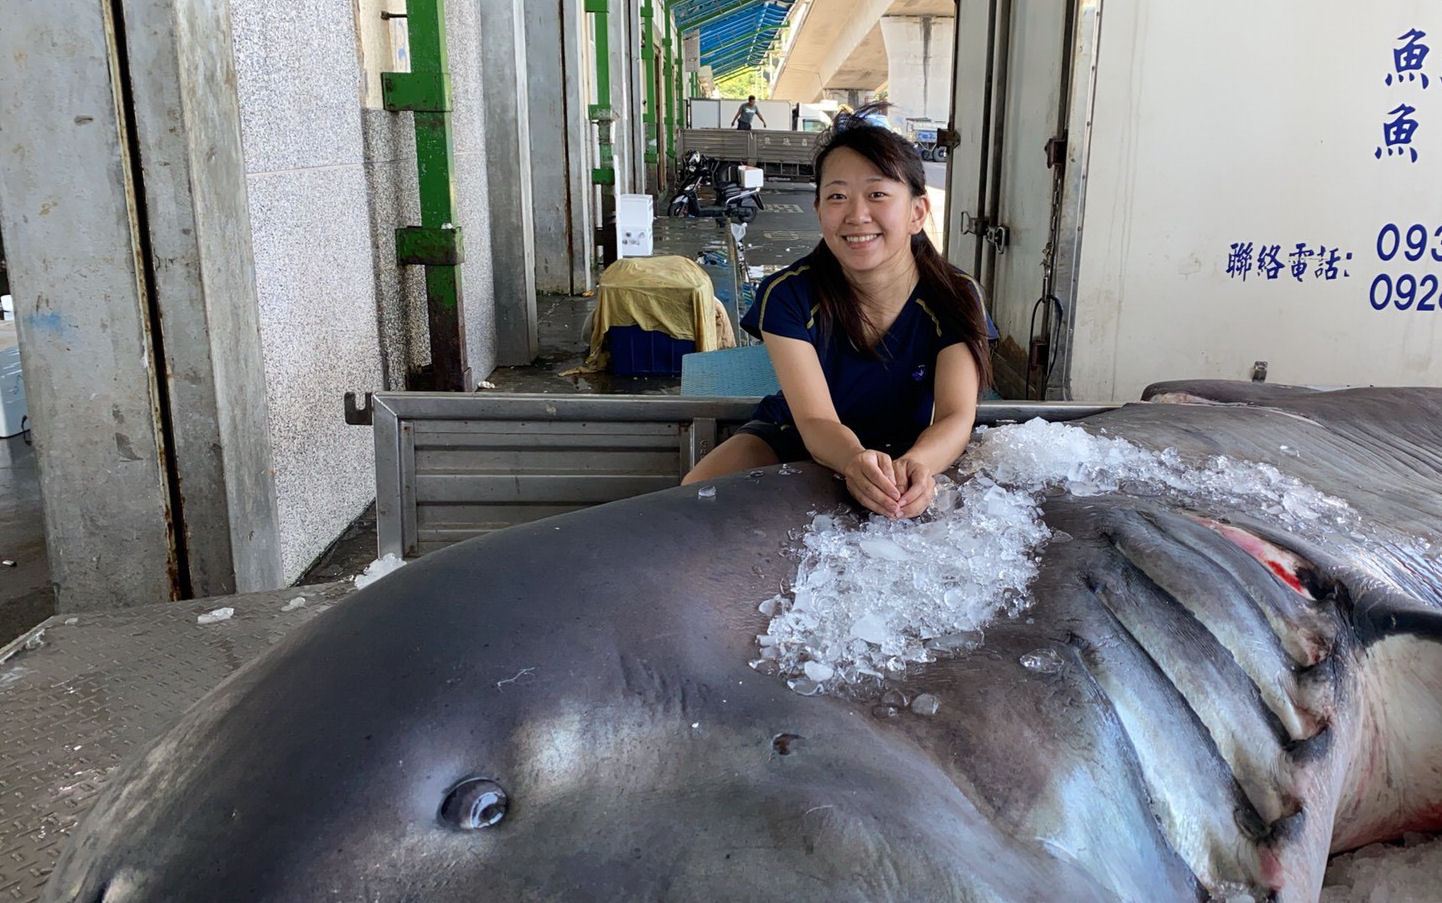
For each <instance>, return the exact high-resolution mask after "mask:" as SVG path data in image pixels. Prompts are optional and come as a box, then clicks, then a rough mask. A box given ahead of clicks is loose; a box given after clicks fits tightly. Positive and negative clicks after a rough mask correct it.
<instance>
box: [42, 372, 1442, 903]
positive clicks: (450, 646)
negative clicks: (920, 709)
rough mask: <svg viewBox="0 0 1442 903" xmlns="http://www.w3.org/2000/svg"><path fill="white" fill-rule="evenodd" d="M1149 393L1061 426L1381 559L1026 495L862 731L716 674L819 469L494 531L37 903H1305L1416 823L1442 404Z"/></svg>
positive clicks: (866, 714) (167, 777)
mask: <svg viewBox="0 0 1442 903" xmlns="http://www.w3.org/2000/svg"><path fill="white" fill-rule="evenodd" d="M1149 395H1150V397H1151V398H1153V399H1155V401H1154V402H1153V403H1144V404H1131V405H1126V406H1123V407H1121V408H1118V409H1116V410H1114V411H1110V412H1108V413H1105V414H1101V415H1098V416H1095V417H1093V418H1090V419H1088V420H1087V421H1085V422H1083V424H1082V425H1083V426H1084V427H1085V428H1086V429H1088V430H1089V431H1099V430H1103V429H1104V430H1105V431H1106V435H1108V436H1118V437H1125V438H1127V439H1128V440H1130V441H1131V442H1133V443H1136V444H1138V445H1140V446H1144V447H1148V448H1152V449H1157V450H1160V449H1166V448H1175V449H1177V450H1178V452H1179V453H1180V454H1181V455H1183V456H1184V457H1186V456H1196V457H1198V458H1202V457H1205V456H1208V455H1218V454H1225V455H1227V456H1229V457H1231V458H1233V459H1240V460H1250V461H1259V462H1260V461H1272V462H1273V463H1274V464H1275V465H1276V466H1277V467H1278V468H1279V469H1281V470H1283V471H1285V472H1286V473H1287V474H1290V475H1291V476H1294V477H1296V478H1297V479H1299V480H1301V481H1303V482H1305V483H1307V484H1309V485H1311V486H1313V487H1316V488H1317V489H1319V490H1321V491H1322V492H1325V493H1327V494H1329V495H1331V496H1334V497H1336V498H1338V499H1341V500H1343V501H1345V502H1346V504H1347V505H1348V506H1350V508H1351V509H1352V511H1353V512H1355V514H1356V516H1357V517H1358V518H1360V519H1361V520H1363V521H1365V522H1368V523H1372V524H1375V525H1377V526H1378V529H1379V532H1378V534H1377V535H1378V536H1382V537H1391V538H1390V539H1389V538H1383V539H1363V538H1362V537H1361V536H1359V535H1357V534H1350V535H1349V534H1348V533H1347V532H1345V531H1337V532H1336V533H1335V535H1330V534H1326V533H1322V534H1315V533H1314V534H1313V535H1305V536H1304V535H1302V534H1300V533H1297V534H1293V533H1290V532H1288V531H1285V530H1281V529H1279V528H1278V527H1277V526H1276V524H1275V523H1273V522H1270V521H1267V520H1266V519H1265V518H1262V517H1257V518H1251V517H1249V516H1248V515H1247V514H1246V512H1241V513H1238V512H1231V513H1229V514H1226V515H1225V516H1223V515H1221V514H1219V513H1217V512H1208V511H1205V510H1196V509H1187V510H1183V509H1182V508H1181V507H1179V506H1175V505H1171V504H1169V503H1167V502H1165V501H1164V500H1162V499H1159V498H1158V497H1156V496H1148V495H1141V494H1128V493H1127V492H1126V491H1123V490H1118V491H1115V492H1109V493H1104V494H1101V495H1094V496H1088V497H1076V496H1074V495H1070V494H1065V493H1062V494H1054V495H1052V496H1049V497H1047V498H1046V499H1045V501H1044V505H1043V509H1042V511H1043V517H1044V520H1045V522H1046V524H1047V526H1049V527H1050V528H1051V529H1053V530H1055V531H1058V532H1065V533H1066V534H1069V535H1070V537H1071V540H1070V541H1068V542H1061V543H1051V544H1047V545H1045V546H1044V547H1042V548H1041V549H1040V551H1039V553H1038V554H1039V556H1040V559H1039V562H1038V565H1039V571H1038V573H1037V575H1036V577H1035V579H1034V581H1033V583H1032V585H1031V587H1030V593H1031V597H1032V602H1031V607H1030V608H1029V609H1028V610H1027V611H1026V616H1025V617H1016V618H1002V619H1000V620H999V621H997V622H996V623H995V624H993V625H992V626H991V627H990V628H989V630H988V631H987V633H986V637H985V642H984V644H983V645H982V646H981V647H980V648H977V649H973V650H971V651H969V652H965V653H960V654H956V655H951V656H942V657H940V658H939V659H938V660H936V661H933V662H929V663H921V664H915V665H912V666H911V667H909V668H907V670H906V671H905V672H904V673H900V674H897V675H892V676H888V678H887V679H886V681H885V684H884V685H881V684H878V685H877V686H876V687H875V692H874V693H873V694H872V695H871V697H870V698H868V696H867V693H868V692H870V691H865V690H858V691H856V692H852V693H822V694H818V695H811V696H803V695H800V694H798V693H796V692H793V691H792V690H791V689H788V686H787V684H786V682H785V680H784V679H783V678H782V677H779V676H767V675H765V674H762V673H758V671H756V670H753V668H751V667H748V662H751V661H752V660H754V659H755V658H756V656H757V635H758V634H761V633H763V632H764V631H765V630H766V627H767V618H766V616H765V615H764V614H762V613H760V612H758V610H757V601H758V600H763V599H766V598H768V597H770V596H773V595H775V594H776V591H777V586H778V584H779V583H780V582H782V581H785V580H787V579H790V578H791V577H792V576H793V575H794V574H795V569H796V566H797V565H796V560H795V557H794V556H793V555H789V554H788V553H787V550H788V548H793V547H794V546H795V544H796V536H797V535H798V533H797V531H798V528H801V527H804V526H805V525H806V524H807V523H808V522H809V520H810V515H811V514H812V513H813V512H815V511H817V510H820V509H825V508H827V507H828V506H833V505H836V504H838V503H842V502H844V501H845V499H844V488H843V486H842V484H840V483H838V482H837V481H836V480H834V479H833V478H832V475H831V474H829V473H827V472H826V471H824V470H823V469H821V468H819V467H816V466H813V465H805V466H802V467H800V468H799V470H800V472H799V473H790V474H789V475H784V476H777V475H776V471H775V469H772V470H768V471H766V473H765V474H764V475H762V476H760V477H759V478H758V477H756V476H749V475H745V474H742V475H737V476H736V477H733V478H727V479H724V480H720V481H718V482H717V483H716V484H715V485H716V489H717V496H716V498H715V499H714V500H711V502H710V503H709V504H703V503H701V502H700V501H699V500H698V492H697V488H696V487H694V486H690V487H680V488H677V489H674V490H668V491H663V492H659V493H655V494H652V495H648V496H644V497H639V498H635V499H630V500H625V501H620V502H614V503H611V504H607V505H603V506H599V507H596V508H591V509H588V510H584V511H579V512H575V513H572V514H568V515H563V516H560V517H554V518H550V519H547V520H543V521H539V522H536V523H532V524H528V525H523V526H519V527H513V528H511V529H507V530H505V531H501V532H499V533H496V534H492V535H489V536H486V537H482V538H479V539H475V540H472V541H468V542H465V543H461V544H459V545H456V546H453V547H451V548H448V549H445V550H443V551H439V552H436V553H434V554H431V555H429V556H427V557H426V558H424V559H422V560H420V561H418V562H416V563H413V564H411V565H410V566H408V567H405V568H403V569H401V570H399V571H397V572H396V573H395V574H393V575H391V576H389V577H387V578H385V579H384V580H381V581H380V582H378V583H377V584H375V585H374V586H372V587H368V588H366V589H364V590H362V591H360V592H358V593H356V594H355V595H354V596H353V597H351V598H350V599H349V600H348V601H346V602H345V603H344V604H342V605H340V606H338V607H336V608H335V609H334V610H331V611H329V612H327V613H326V614H324V615H322V616H320V617H317V618H316V619H315V620H314V621H312V622H310V623H309V624H307V625H306V626H305V627H304V628H302V629H300V630H299V631H297V632H296V633H295V634H293V635H292V636H290V637H289V638H288V639H287V640H286V641H285V642H283V643H282V644H281V645H279V646H277V647H276V648H275V649H273V650H272V651H271V652H270V653H268V654H267V655H266V656H264V657H263V658H262V659H260V660H258V661H257V662H255V663H254V664H253V665H251V666H249V667H247V668H245V669H243V670H241V671H240V672H238V673H236V674H235V675H234V676H233V677H232V678H230V679H229V680H227V681H226V682H225V683H223V684H222V685H220V686H219V687H217V688H216V690H215V691H214V692H212V693H211V694H210V695H209V696H208V697H207V698H205V699H204V701H202V702H201V703H200V704H199V705H197V706H196V707H195V708H194V709H192V710H191V711H190V712H188V713H187V714H186V715H185V716H184V717H183V718H182V719H181V721H180V722H179V723H178V724H177V725H176V727H175V728H174V729H172V730H171V731H170V732H169V733H168V734H166V735H164V736H163V737H162V738H160V739H159V740H158V741H157V742H156V743H155V744H154V745H152V746H151V747H150V748H149V749H148V750H147V751H145V752H144V753H143V755H140V756H138V757H137V758H136V759H134V760H133V761H132V762H130V763H129V764H128V765H127V766H125V767H123V768H122V769H121V770H119V771H118V772H117V773H116V774H115V775H114V776H113V778H112V779H111V781H110V782H109V784H108V786H107V788H106V789H105V791H104V792H103V794H102V797H101V799H100V800H99V801H98V803H97V804H96V805H95V807H94V808H93V810H92V811H91V812H90V813H89V814H88V816H87V817H86V818H85V819H84V821H83V822H82V823H81V825H80V826H79V827H78V829H77V830H76V832H75V834H74V836H73V837H72V839H71V841H70V843H69V846H68V848H67V850H66V851H65V852H64V854H63V855H62V857H61V859H60V861H59V863H58V866H57V868H56V870H55V873H54V875H53V878H52V880H51V882H50V884H49V885H48V888H47V899H50V900H65V901H81V903H100V901H104V903H123V901H142V900H143V901H157V900H185V901H199V900H207V901H227V900H245V901H256V900H265V901H271V900H305V901H320V900H347V901H350V900H416V901H461V900H465V901H475V900H498V901H500V900H590V899H597V900H600V899H606V900H708V901H709V900H738V901H756V900H767V899H777V900H781V899H786V900H827V901H837V900H869V901H870V900H898V901H903V900H904V901H918V900H965V901H972V900H1057V899H1066V900H1072V901H1079V900H1115V899H1122V900H1187V899H1193V900H1208V899H1218V900H1222V899H1227V900H1245V899H1249V898H1250V899H1254V900H1262V899H1277V900H1314V899H1316V898H1317V896H1318V894H1319V889H1320V887H1321V884H1322V876H1323V871H1324V868H1325V866H1326V862H1327V857H1328V855H1329V854H1330V853H1332V852H1336V851H1342V850H1347V849H1352V848H1355V847H1358V846H1361V845H1363V844H1367V843H1370V842H1374V841H1379V840H1384V839H1387V838H1394V837H1399V836H1400V835H1401V834H1402V833H1403V832H1404V831H1435V830H1437V829H1438V828H1439V827H1442V644H1439V640H1442V562H1439V558H1438V555H1437V551H1438V546H1439V544H1442V390H1433V389H1356V390H1344V391H1333V392H1313V391H1307V390H1301V389H1287V388H1273V387H1268V386H1263V385H1237V384H1230V383H1207V382H1192V383H1175V384H1163V385H1159V386H1155V387H1153V388H1152V389H1151V390H1149ZM1178 402H1180V403H1178ZM1283 446H1285V447H1286V448H1287V449H1289V450H1291V454H1288V455H1279V454H1278V452H1277V449H1278V448H1280V447H1283ZM1409 537H1410V539H1407V538H1409ZM1404 539H1406V540H1407V541H1403V540H1404ZM1038 649H1044V650H1050V652H1049V653H1048V656H1049V657H1050V658H1051V661H1052V662H1053V663H1054V667H1048V668H1041V669H1036V668H1026V667H1022V666H1020V665H1018V661H1019V659H1020V658H1021V657H1023V656H1025V655H1027V654H1028V653H1035V652H1036V650H1038ZM883 693H887V694H891V696H890V698H891V699H892V700H893V701H894V702H897V703H898V705H895V706H887V705H878V699H877V697H880V696H881V694H883ZM923 693H924V694H927V695H928V696H929V697H930V704H929V706H928V709H927V711H926V712H925V713H924V714H917V713H916V712H914V711H913V710H912V708H907V707H903V706H902V705H901V703H904V702H905V701H906V699H907V697H908V696H910V697H913V698H914V697H915V696H917V695H918V694H923ZM878 709H880V710H881V711H882V712H883V713H884V714H883V715H878V714H877V712H878Z"/></svg>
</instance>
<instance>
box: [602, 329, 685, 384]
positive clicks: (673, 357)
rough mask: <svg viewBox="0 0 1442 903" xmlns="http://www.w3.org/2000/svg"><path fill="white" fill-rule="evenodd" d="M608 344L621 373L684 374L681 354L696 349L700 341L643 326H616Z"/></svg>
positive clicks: (613, 363)
mask: <svg viewBox="0 0 1442 903" xmlns="http://www.w3.org/2000/svg"><path fill="white" fill-rule="evenodd" d="M606 347H607V348H609V349H610V351H611V372H612V373H614V374H616V375H617V376H680V375H681V357H682V355H686V354H690V353H691V352H693V351H695V350H696V343H695V342H693V341H691V340H690V339H684V340H683V339H673V338H672V337H671V336H669V335H667V334H666V333H664V332H654V331H652V330H648V329H642V328H641V327H639V326H612V327H611V328H610V329H608V330H606Z"/></svg>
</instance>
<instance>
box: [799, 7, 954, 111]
mask: <svg viewBox="0 0 1442 903" xmlns="http://www.w3.org/2000/svg"><path fill="white" fill-rule="evenodd" d="M955 17H956V4H955V3H954V2H952V0H859V2H856V0H803V2H802V3H798V4H797V9H796V10H795V11H794V12H793V13H792V16H791V20H790V23H789V29H790V34H788V35H787V36H786V39H785V41H784V43H783V44H782V45H781V46H780V47H778V48H777V53H776V55H775V62H774V68H773V69H772V70H771V71H770V76H771V96H772V97H776V98H784V99H786V100H793V101H798V102H801V103H811V102H815V101H818V100H823V99H830V100H838V101H841V102H843V103H847V104H850V105H852V106H856V105H858V104H860V103H864V102H866V101H867V100H870V99H872V98H874V97H875V96H876V95H877V94H878V93H880V92H883V91H884V92H885V93H886V97H887V99H888V100H889V101H890V102H891V103H892V104H893V105H894V107H895V115H896V116H898V117H901V116H917V117H921V116H925V117H929V118H932V119H937V120H941V121H943V122H944V121H946V120H947V119H948V118H949V116H950V111H951V72H952V56H953V47H954V45H955V37H954V33H955V21H956V20H955Z"/></svg>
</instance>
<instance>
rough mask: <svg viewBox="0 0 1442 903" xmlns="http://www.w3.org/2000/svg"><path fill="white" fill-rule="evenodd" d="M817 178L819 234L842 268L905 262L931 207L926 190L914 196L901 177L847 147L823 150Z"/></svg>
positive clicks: (864, 269) (852, 269)
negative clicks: (883, 171)
mask: <svg viewBox="0 0 1442 903" xmlns="http://www.w3.org/2000/svg"><path fill="white" fill-rule="evenodd" d="M820 179H821V191H820V195H821V197H820V198H819V199H818V200H817V202H816V216H817V218H818V219H819V220H820V221H821V237H822V239H823V240H824V241H825V242H826V246H827V247H828V248H830V249H831V253H832V254H835V255H836V259H837V260H839V261H840V262H841V266H842V268H843V269H845V270H846V271H847V272H850V273H866V272H870V271H873V270H876V269H878V268H885V267H890V266H896V265H898V264H899V263H907V264H908V265H909V260H908V258H909V257H910V255H911V236H913V235H915V234H916V233H918V232H920V231H921V229H922V226H923V225H924V224H925V222H926V214H927V211H928V210H930V202H929V201H928V200H927V199H926V197H925V196H924V195H923V196H922V197H912V196H911V190H910V189H909V188H908V187H907V186H906V183H905V182H901V181H898V180H896V179H890V178H887V177H886V176H884V175H882V174H881V170H879V169H877V168H876V166H875V165H874V164H873V163H872V162H871V161H870V160H867V159H866V158H865V157H863V156H861V155H860V154H858V153H857V152H856V151H854V150H852V149H851V148H849V147H843V148H840V149H838V150H835V151H832V152H831V154H830V155H828V156H827V158H826V162H825V163H824V164H822V167H821V174H820ZM902 255H905V256H902Z"/></svg>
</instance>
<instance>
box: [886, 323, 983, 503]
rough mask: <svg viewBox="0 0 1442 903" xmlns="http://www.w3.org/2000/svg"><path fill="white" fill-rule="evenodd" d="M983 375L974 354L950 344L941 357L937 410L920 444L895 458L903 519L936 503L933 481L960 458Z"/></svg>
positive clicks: (968, 436)
mask: <svg viewBox="0 0 1442 903" xmlns="http://www.w3.org/2000/svg"><path fill="white" fill-rule="evenodd" d="M980 393H981V374H980V372H979V371H978V369H977V366H976V359H975V358H973V357H972V356H971V349H970V348H969V347H968V346H967V345H966V344H964V343H957V344H955V345H948V346H947V347H945V348H943V349H942V350H941V353H940V354H939V355H937V357H936V411H935V414H934V415H933V417H932V421H931V426H929V427H927V428H926V430H925V431H924V432H922V434H921V435H920V436H919V437H917V440H916V444H915V445H913V446H911V448H910V450H908V451H907V453H906V454H904V455H902V456H901V457H900V458H897V459H896V465H895V468H894V470H895V482H896V484H897V488H898V489H900V490H901V492H902V496H901V501H900V503H899V504H900V507H901V513H902V516H903V517H915V516H916V515H918V514H920V513H921V512H923V511H925V510H926V506H927V505H929V504H931V496H932V492H933V490H934V488H935V487H934V481H933V480H934V477H935V476H936V474H938V473H941V472H942V471H943V470H945V469H946V468H948V467H950V466H951V465H952V464H955V463H956V459H957V458H959V457H961V453H962V452H963V451H965V450H966V444H967V443H968V442H970V441H971V428H972V426H974V425H975V423H976V401H977V397H978V396H979V395H980Z"/></svg>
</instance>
